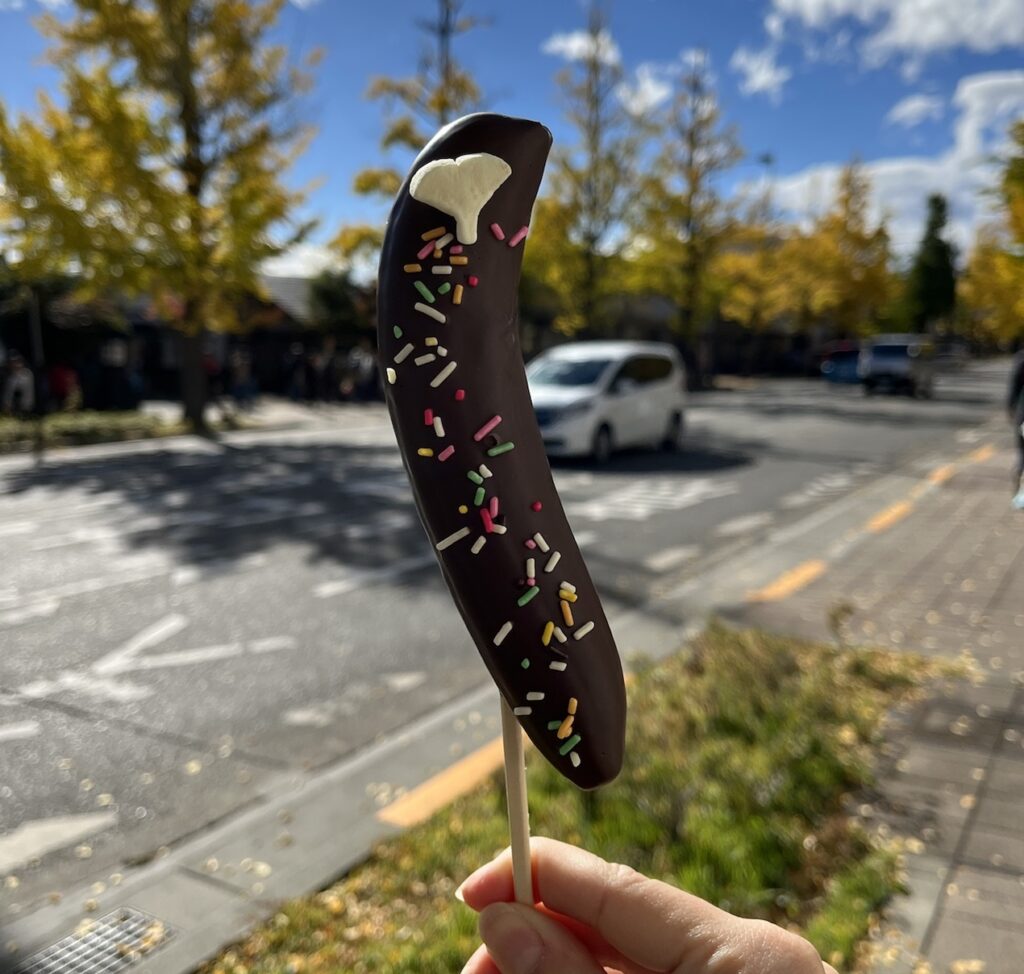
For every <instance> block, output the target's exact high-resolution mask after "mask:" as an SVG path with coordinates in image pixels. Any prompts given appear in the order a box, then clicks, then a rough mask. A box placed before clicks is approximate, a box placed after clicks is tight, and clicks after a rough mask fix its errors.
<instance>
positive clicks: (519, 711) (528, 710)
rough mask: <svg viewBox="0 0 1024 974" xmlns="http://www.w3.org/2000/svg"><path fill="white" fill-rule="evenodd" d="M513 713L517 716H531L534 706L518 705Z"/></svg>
mask: <svg viewBox="0 0 1024 974" xmlns="http://www.w3.org/2000/svg"><path fill="white" fill-rule="evenodd" d="M512 713H514V714H515V715H516V716H517V717H529V716H530V714H532V713H533V707H516V708H515V709H514V710H513V711H512Z"/></svg>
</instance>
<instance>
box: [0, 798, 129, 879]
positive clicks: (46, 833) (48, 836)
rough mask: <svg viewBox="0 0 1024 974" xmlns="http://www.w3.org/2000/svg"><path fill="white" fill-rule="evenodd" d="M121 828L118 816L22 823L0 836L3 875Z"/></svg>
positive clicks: (105, 814) (91, 815)
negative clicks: (108, 830)
mask: <svg viewBox="0 0 1024 974" xmlns="http://www.w3.org/2000/svg"><path fill="white" fill-rule="evenodd" d="M116 824H117V812H90V813H87V814H85V815H56V816H54V817H53V818H42V819H36V820H35V821H31V822H22V823H21V825H19V826H18V827H17V828H16V829H15V830H14V831H13V832H8V833H7V834H6V835H4V836H0V873H8V872H12V871H13V870H15V869H20V868H21V867H22V866H24V865H27V864H28V863H30V862H31V861H32V860H33V859H41V858H42V857H43V856H45V855H46V854H47V853H49V852H55V851H56V850H57V849H63V848H64V847H65V846H69V845H72V844H74V843H76V842H81V841H82V840H83V839H87V838H89V836H91V835H96V834H97V833H98V832H103V831H105V830H106V829H109V828H110V827H111V826H113V825H116Z"/></svg>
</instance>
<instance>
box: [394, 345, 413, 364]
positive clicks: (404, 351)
mask: <svg viewBox="0 0 1024 974" xmlns="http://www.w3.org/2000/svg"><path fill="white" fill-rule="evenodd" d="M411 353H412V342H410V343H409V344H408V345H405V346H403V347H402V348H401V349H399V351H398V352H396V353H395V362H396V363H397V364H399V365H401V364H402V362H404V361H405V360H406V359H407V358H408V357H409V355H410V354H411Z"/></svg>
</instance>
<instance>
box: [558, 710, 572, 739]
mask: <svg viewBox="0 0 1024 974" xmlns="http://www.w3.org/2000/svg"><path fill="white" fill-rule="evenodd" d="M573 719H574V718H573V716H572V714H569V716H568V717H566V718H565V720H563V721H562V726H561V727H559V728H558V739H559V740H560V741H564V740H565V739H566V738H567V737H568V736H569V735H570V734H571V733H572V722H573Z"/></svg>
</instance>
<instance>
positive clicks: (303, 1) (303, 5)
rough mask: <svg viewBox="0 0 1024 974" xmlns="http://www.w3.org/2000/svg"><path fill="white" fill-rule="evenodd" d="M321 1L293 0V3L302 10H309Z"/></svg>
mask: <svg viewBox="0 0 1024 974" xmlns="http://www.w3.org/2000/svg"><path fill="white" fill-rule="evenodd" d="M319 2H320V0H291V3H292V5H293V6H295V7H298V8H299V9H300V10H308V9H309V8H310V7H315V6H316V5H317V4H318V3H319Z"/></svg>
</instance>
